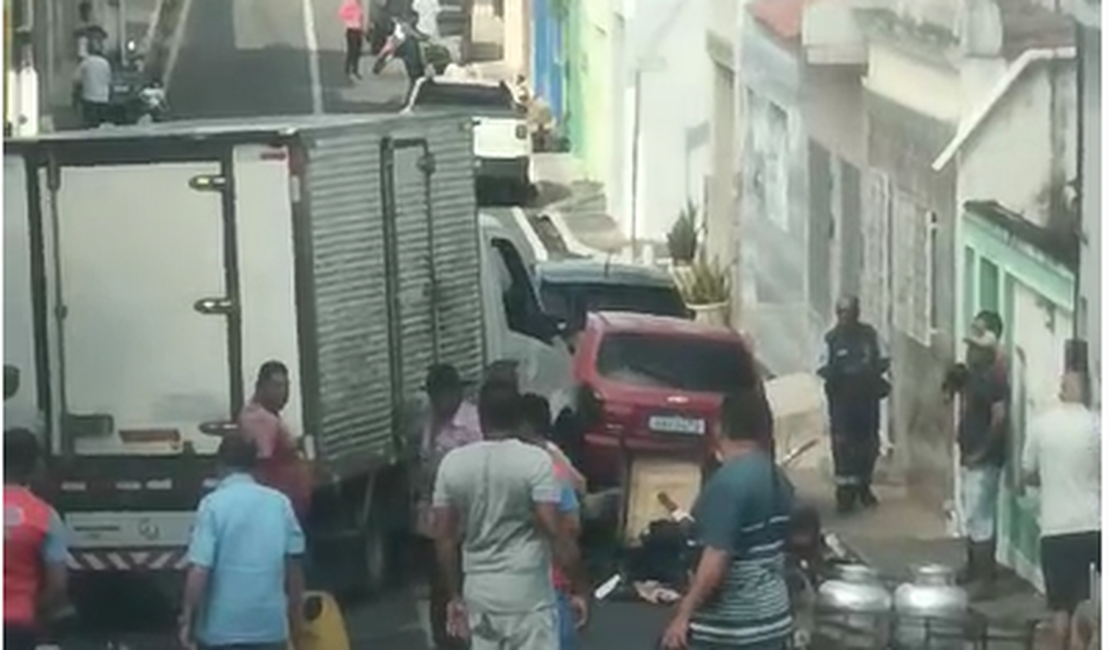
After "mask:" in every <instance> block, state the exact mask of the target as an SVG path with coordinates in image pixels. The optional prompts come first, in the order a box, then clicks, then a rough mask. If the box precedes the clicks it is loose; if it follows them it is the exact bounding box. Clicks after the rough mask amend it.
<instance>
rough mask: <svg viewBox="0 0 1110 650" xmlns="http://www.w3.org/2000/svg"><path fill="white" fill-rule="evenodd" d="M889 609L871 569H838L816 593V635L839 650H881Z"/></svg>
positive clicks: (887, 595)
mask: <svg viewBox="0 0 1110 650" xmlns="http://www.w3.org/2000/svg"><path fill="white" fill-rule="evenodd" d="M891 606H892V598H891V595H890V592H889V591H887V589H886V587H884V586H883V583H882V582H881V581H880V580H879V575H878V573H876V572H875V570H874V569H872V568H870V567H868V566H865V565H862V564H845V565H841V566H839V567H837V569H836V572H835V574H834V575H833V577H832V578H831V579H829V580H826V581H825V582H823V583H821V586H820V587H819V588H818V589H817V608H818V612H819V613H818V616H817V618H818V623H817V626H816V627H817V628H818V631H817V635H819V636H821V637H825V638H828V640H829V641H831V642H834V643H837V644H838V646H839V647H845V648H848V647H851V648H885V647H887V646H886V642H887V639H888V636H889V630H890V615H891Z"/></svg>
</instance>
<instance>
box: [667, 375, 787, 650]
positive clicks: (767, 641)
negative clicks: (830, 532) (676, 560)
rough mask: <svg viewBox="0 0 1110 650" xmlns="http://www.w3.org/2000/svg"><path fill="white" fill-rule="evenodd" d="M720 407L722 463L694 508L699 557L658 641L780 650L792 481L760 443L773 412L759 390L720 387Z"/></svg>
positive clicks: (702, 648)
mask: <svg viewBox="0 0 1110 650" xmlns="http://www.w3.org/2000/svg"><path fill="white" fill-rule="evenodd" d="M720 415H721V417H720V421H721V424H720V429H719V431H716V432H715V433H714V443H715V444H716V446H717V449H718V455H719V456H720V460H721V463H722V464H721V467H720V468H718V469H717V471H716V472H714V473H713V475H712V476H711V477H710V478H709V481H708V482H707V483H706V484H705V487H703V488H702V491H701V494H700V495H698V499H697V501H696V502H695V504H694V508H693V511H692V514H693V519H694V532H695V535H696V539H697V541H698V543H699V544H700V546H701V549H702V550H701V558H700V559H699V561H698V565H697V568H696V570H695V572H694V576H693V578H692V579H691V581H690V586H689V588H688V589H687V590H686V595H685V596H683V598H682V600H681V601H680V603H679V605H678V607H677V608H676V609H675V613H674V615H673V617H672V619H671V622H670V624H669V625H668V626H667V629H666V631H665V632H664V635H663V642H662V646H663V648H665V649H666V650H680V649H684V648H691V649H692V650H711V649H714V648H743V649H745V650H781V649H782V648H784V647H786V643H787V641H788V639H789V638H790V635H791V633H792V632H793V627H794V620H793V615H792V614H791V609H790V596H789V592H788V590H787V584H786V555H785V549H786V541H787V535H788V532H789V524H790V513H791V511H792V510H793V507H794V506H793V503H794V493H793V488H792V487H791V485H790V482H789V481H788V480H787V478H786V475H785V474H783V472H782V470H780V469H779V468H778V467H777V466H776V465H775V460H774V459H773V458H772V457H771V456H769V455H768V454H767V452H766V451H765V447H764V445H763V437H764V436H766V435H767V434H766V432H765V431H764V429H765V427H766V426H767V422H768V421H770V419H771V417H770V405H769V404H768V403H767V398H766V397H765V396H764V395H763V393H762V392H761V391H758V390H755V389H748V390H745V391H741V392H738V393H734V394H729V395H726V396H725V398H724V399H723V400H722V401H721V407H720Z"/></svg>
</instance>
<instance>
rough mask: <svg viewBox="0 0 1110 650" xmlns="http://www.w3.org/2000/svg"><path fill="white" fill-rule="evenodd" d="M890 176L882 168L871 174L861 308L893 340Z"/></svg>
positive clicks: (866, 199)
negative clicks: (891, 331) (891, 334)
mask: <svg viewBox="0 0 1110 650" xmlns="http://www.w3.org/2000/svg"><path fill="white" fill-rule="evenodd" d="M890 187H891V184H890V179H889V178H888V177H887V176H886V175H884V174H882V173H879V172H871V173H868V174H867V191H866V193H865V195H864V201H863V203H864V204H863V210H862V213H863V214H862V219H861V226H862V228H863V273H862V274H861V277H860V296H859V298H860V309H861V311H862V316H863V318H864V320H866V321H867V322H869V323H871V325H872V326H873V327H875V329H876V330H877V331H878V332H879V334H880V335H881V336H882V337H883V338H884V339H885V340H888V341H889V340H890V303H891V282H890V279H891V278H890V276H891V274H890V264H891V256H890V250H891V249H890V240H891V232H890V216H891V214H890V212H891V211H890V198H891V197H890Z"/></svg>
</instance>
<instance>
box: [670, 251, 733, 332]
mask: <svg viewBox="0 0 1110 650" xmlns="http://www.w3.org/2000/svg"><path fill="white" fill-rule="evenodd" d="M676 279H677V281H678V287H679V290H680V291H681V292H682V297H683V299H684V300H685V301H686V306H687V307H689V308H690V310H691V311H693V312H694V320H697V321H699V322H703V323H711V324H714V325H724V326H727V325H728V324H729V323H728V315H729V309H728V307H729V300H730V299H731V297H732V296H731V289H732V282H731V278H730V276H729V272H728V268H727V267H725V266H723V265H722V264H721V263H720V262H719V261H718V260H717V259H716V258H714V259H713V260H710V259H709V258H708V257H707V256H706V254H705V252H704V251H703V252H702V253H701V254H700V255H698V256H697V259H696V260H695V261H694V263H693V264H691V265H690V267H689V268H688V269H687V271H686V272H685V273H682V274H680V275H679V276H677V278H676Z"/></svg>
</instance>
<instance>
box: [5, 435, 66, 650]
mask: <svg viewBox="0 0 1110 650" xmlns="http://www.w3.org/2000/svg"><path fill="white" fill-rule="evenodd" d="M38 464H39V444H38V439H37V438H35V435H34V434H33V433H31V432H30V431H28V430H27V429H10V430H8V431H5V432H4V648H6V649H7V650H34V648H35V647H36V646H37V645H38V633H39V623H40V618H39V616H40V615H41V614H50V613H52V612H53V611H54V610H55V609H56V608H57V607H59V606H61V605H63V604H64V601H65V596H66V583H67V580H68V570H67V569H66V559H67V558H68V556H69V551H68V549H67V546H66V532H65V531H66V528H65V524H63V523H62V520H61V518H60V517H59V516H58V513H57V511H55V510H54V508H52V507H50V505H49V504H47V503H46V502H45V501H43V500H42V499H40V498H38V497H37V496H35V495H34V494H33V493H32V492H31V490H30V488H29V487H28V485H29V484H30V482H31V478H32V477H33V476H34V473H35V471H36V469H37V468H38Z"/></svg>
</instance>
